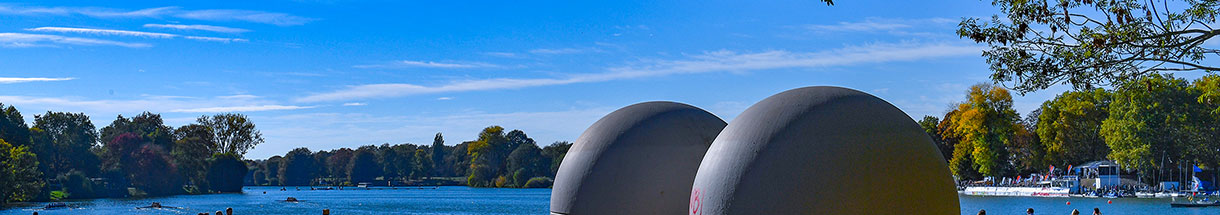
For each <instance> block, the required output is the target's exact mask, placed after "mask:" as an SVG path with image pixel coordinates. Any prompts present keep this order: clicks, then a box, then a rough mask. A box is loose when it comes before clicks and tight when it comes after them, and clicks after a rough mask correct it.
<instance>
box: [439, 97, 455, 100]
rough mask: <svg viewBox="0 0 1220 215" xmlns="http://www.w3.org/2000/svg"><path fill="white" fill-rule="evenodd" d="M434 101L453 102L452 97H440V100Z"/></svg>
mask: <svg viewBox="0 0 1220 215" xmlns="http://www.w3.org/2000/svg"><path fill="white" fill-rule="evenodd" d="M436 100H441V101H445V100H453V97H440V98H436Z"/></svg>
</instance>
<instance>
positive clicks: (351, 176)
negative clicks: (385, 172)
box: [347, 146, 382, 183]
mask: <svg viewBox="0 0 1220 215" xmlns="http://www.w3.org/2000/svg"><path fill="white" fill-rule="evenodd" d="M381 170H382V167H381V164H380V163H378V162H377V147H376V146H361V147H360V148H356V151H355V152H354V153H352V161H351V162H350V163H349V164H348V166H347V175H348V181H350V182H351V183H361V182H372V181H373V180H375V179H376V178H377V176H380V175H381Z"/></svg>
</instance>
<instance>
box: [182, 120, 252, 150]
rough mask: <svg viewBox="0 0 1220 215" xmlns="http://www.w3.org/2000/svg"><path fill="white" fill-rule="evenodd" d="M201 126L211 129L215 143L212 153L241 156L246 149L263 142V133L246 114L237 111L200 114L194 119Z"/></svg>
mask: <svg viewBox="0 0 1220 215" xmlns="http://www.w3.org/2000/svg"><path fill="white" fill-rule="evenodd" d="M195 121H196V122H197V123H199V124H200V125H203V126H207V127H208V128H211V129H212V132H213V133H214V135H213V136H212V137H213V138H215V140H214V141H213V142H215V143H216V145H215V146H214V148H212V149H211V151H212V152H213V153H228V154H235V155H238V156H243V155H245V154H246V151H247V150H250V149H251V148H254V146H256V145H258V144H260V143H263V134H262V132H260V131H259V130H258V128H256V127H255V126H254V122H251V121H250V119H249V118H247V117H246V115H243V114H238V113H222V114H216V115H213V116H200V117H199V119H196V120H195Z"/></svg>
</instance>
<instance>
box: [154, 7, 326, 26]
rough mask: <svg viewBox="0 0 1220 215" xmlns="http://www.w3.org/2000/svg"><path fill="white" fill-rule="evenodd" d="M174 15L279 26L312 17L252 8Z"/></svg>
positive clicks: (302, 22) (295, 23)
mask: <svg viewBox="0 0 1220 215" xmlns="http://www.w3.org/2000/svg"><path fill="white" fill-rule="evenodd" d="M175 17H179V18H186V19H198V20H209V21H246V22H255V23H265V24H272V25H280V26H291V25H304V24H305V23H308V22H310V21H313V20H314V19H313V18H305V17H299V16H293V15H291V14H286V13H273V12H263V11H254V10H196V11H185V12H182V13H179V14H176V15H175Z"/></svg>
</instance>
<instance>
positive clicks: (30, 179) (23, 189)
mask: <svg viewBox="0 0 1220 215" xmlns="http://www.w3.org/2000/svg"><path fill="white" fill-rule="evenodd" d="M41 178H42V172H40V171H38V159H37V158H36V157H35V155H34V153H31V152H30V151H29V150H28V148H27V147H26V146H13V145H11V144H9V143H8V142H6V141H5V140H4V139H0V207H3V205H4V204H6V203H8V202H9V201H26V200H30V199H31V198H33V197H34V196H35V195H37V194H38V192H39V189H41V188H42V186H43V182H42V180H41Z"/></svg>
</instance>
